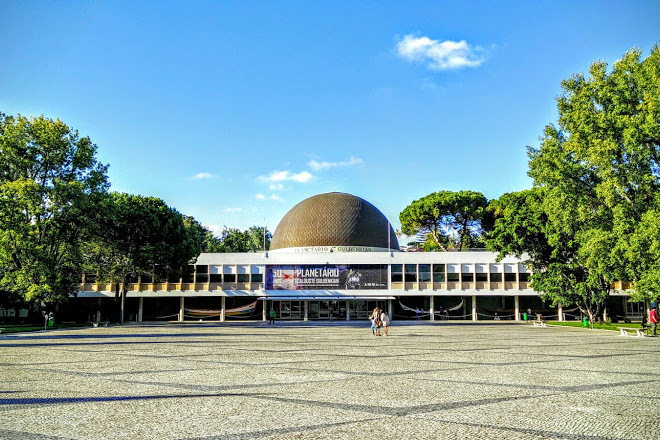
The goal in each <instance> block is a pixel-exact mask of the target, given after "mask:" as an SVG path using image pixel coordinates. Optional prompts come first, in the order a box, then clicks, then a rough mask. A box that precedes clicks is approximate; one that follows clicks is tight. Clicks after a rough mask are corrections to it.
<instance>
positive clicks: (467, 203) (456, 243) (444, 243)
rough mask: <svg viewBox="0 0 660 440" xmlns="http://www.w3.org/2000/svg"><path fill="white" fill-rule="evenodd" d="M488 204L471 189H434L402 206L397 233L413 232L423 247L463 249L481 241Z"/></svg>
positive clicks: (407, 233)
mask: <svg viewBox="0 0 660 440" xmlns="http://www.w3.org/2000/svg"><path fill="white" fill-rule="evenodd" d="M487 205H488V201H487V200H486V197H484V195H483V194H481V193H480V192H475V191H458V192H452V191H438V192H435V193H431V194H429V195H427V196H425V197H422V198H421V199H418V200H415V201H413V202H412V203H411V204H410V205H408V206H406V207H405V208H404V210H403V211H402V212H401V214H400V215H399V220H400V221H401V232H402V233H404V234H406V235H416V236H417V237H418V240H419V241H421V242H423V247H424V248H425V249H426V250H443V251H446V250H447V249H450V248H455V249H459V250H462V249H466V248H469V247H475V245H476V244H481V235H482V233H483V227H482V220H483V219H484V215H486V214H487V213H486V211H485V208H486V206H487Z"/></svg>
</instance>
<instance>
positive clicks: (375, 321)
mask: <svg viewBox="0 0 660 440" xmlns="http://www.w3.org/2000/svg"><path fill="white" fill-rule="evenodd" d="M369 320H370V321H371V334H372V335H374V336H380V330H379V329H380V309H379V308H378V307H376V308H375V309H374V311H373V312H372V313H371V315H370V316H369Z"/></svg>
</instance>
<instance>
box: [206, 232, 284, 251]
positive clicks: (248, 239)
mask: <svg viewBox="0 0 660 440" xmlns="http://www.w3.org/2000/svg"><path fill="white" fill-rule="evenodd" d="M272 238H273V235H272V234H271V233H270V232H269V231H268V229H264V227H263V226H251V227H250V228H249V229H247V230H245V231H241V230H240V229H234V228H227V227H225V228H224V229H223V230H222V235H221V236H220V247H219V249H218V250H217V251H216V252H258V251H263V250H268V249H269V248H270V240H271V239H272Z"/></svg>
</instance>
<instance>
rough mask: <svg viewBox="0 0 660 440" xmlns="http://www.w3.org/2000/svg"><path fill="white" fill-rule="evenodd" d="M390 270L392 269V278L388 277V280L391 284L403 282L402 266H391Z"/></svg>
mask: <svg viewBox="0 0 660 440" xmlns="http://www.w3.org/2000/svg"><path fill="white" fill-rule="evenodd" d="M391 268H392V276H391V277H390V280H391V281H392V282H393V283H401V282H403V265H402V264H393V265H392V266H391Z"/></svg>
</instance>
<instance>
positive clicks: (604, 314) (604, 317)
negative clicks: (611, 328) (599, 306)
mask: <svg viewBox="0 0 660 440" xmlns="http://www.w3.org/2000/svg"><path fill="white" fill-rule="evenodd" d="M603 322H607V307H605V308H604V309H603Z"/></svg>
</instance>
